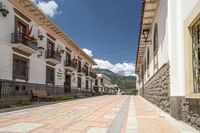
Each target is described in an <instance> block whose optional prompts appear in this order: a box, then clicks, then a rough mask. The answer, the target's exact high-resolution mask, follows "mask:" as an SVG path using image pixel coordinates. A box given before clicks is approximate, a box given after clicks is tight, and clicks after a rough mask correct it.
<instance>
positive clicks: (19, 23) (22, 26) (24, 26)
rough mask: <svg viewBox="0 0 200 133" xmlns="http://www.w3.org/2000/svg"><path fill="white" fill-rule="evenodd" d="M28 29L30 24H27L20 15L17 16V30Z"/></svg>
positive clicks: (24, 30) (25, 30)
mask: <svg viewBox="0 0 200 133" xmlns="http://www.w3.org/2000/svg"><path fill="white" fill-rule="evenodd" d="M27 31H28V24H26V23H25V22H24V21H22V20H21V19H19V18H18V17H15V32H16V33H27Z"/></svg>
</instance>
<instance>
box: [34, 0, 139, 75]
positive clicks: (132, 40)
mask: <svg viewBox="0 0 200 133" xmlns="http://www.w3.org/2000/svg"><path fill="white" fill-rule="evenodd" d="M33 1H34V2H35V3H36V4H37V5H38V7H39V8H41V9H42V10H43V12H44V13H46V14H47V15H48V16H49V17H50V18H51V19H52V20H53V21H54V22H55V23H56V24H57V25H58V26H59V27H61V29H62V30H63V31H64V32H65V33H67V35H68V36H69V37H70V38H72V40H74V41H75V42H76V43H77V44H78V45H79V46H80V47H81V48H83V49H84V51H85V52H86V53H88V54H89V55H90V56H92V58H94V59H95V61H96V62H97V64H98V66H97V67H99V68H105V69H110V70H112V71H113V72H116V73H120V74H122V75H134V63H135V58H136V50H137V42H138V33H139V23H140V11H141V3H142V2H141V0H33Z"/></svg>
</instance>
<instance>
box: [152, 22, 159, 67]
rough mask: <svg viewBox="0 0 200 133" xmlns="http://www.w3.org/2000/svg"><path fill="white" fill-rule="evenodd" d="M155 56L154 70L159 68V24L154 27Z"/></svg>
mask: <svg viewBox="0 0 200 133" xmlns="http://www.w3.org/2000/svg"><path fill="white" fill-rule="evenodd" d="M153 55H154V69H157V68H158V24H157V23H156V24H155V26H154V36H153Z"/></svg>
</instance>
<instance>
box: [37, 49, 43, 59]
mask: <svg viewBox="0 0 200 133" xmlns="http://www.w3.org/2000/svg"><path fill="white" fill-rule="evenodd" d="M38 51H39V53H40V54H38V58H40V57H41V56H42V54H43V53H44V48H43V47H38Z"/></svg>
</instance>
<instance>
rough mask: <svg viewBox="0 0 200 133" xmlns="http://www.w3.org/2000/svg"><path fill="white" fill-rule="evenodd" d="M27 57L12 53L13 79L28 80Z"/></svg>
mask: <svg viewBox="0 0 200 133" xmlns="http://www.w3.org/2000/svg"><path fill="white" fill-rule="evenodd" d="M28 67H29V62H28V59H26V58H23V57H21V56H18V55H13V79H22V80H26V81H27V80H28V70H29V68H28Z"/></svg>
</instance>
